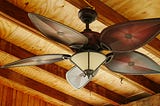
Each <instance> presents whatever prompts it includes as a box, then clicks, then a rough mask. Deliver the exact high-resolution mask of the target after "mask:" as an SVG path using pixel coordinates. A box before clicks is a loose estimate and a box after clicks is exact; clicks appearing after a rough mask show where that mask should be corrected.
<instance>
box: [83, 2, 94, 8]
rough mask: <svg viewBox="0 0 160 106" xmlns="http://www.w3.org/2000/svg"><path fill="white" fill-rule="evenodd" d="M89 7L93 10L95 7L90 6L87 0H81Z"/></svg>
mask: <svg viewBox="0 0 160 106" xmlns="http://www.w3.org/2000/svg"><path fill="white" fill-rule="evenodd" d="M83 1H84V2H85V3H86V4H87V5H88V6H89V7H91V8H92V9H93V10H95V7H94V6H93V5H91V4H90V3H89V2H88V1H87V0H83Z"/></svg>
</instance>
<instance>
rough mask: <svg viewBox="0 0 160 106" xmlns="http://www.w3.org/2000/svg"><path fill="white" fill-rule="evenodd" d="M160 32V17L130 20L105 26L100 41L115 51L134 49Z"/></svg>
mask: <svg viewBox="0 0 160 106" xmlns="http://www.w3.org/2000/svg"><path fill="white" fill-rule="evenodd" d="M159 33H160V18H154V19H144V20H137V21H129V22H125V23H121V24H116V25H112V26H109V27H107V28H105V29H104V30H103V31H102V33H101V37H100V41H101V42H102V44H103V45H104V46H106V47H109V48H111V49H112V51H113V52H125V51H133V50H135V49H137V48H139V47H141V46H143V45H144V44H146V43H148V42H149V41H150V40H151V39H152V38H154V37H156V36H157V35H158V34H159Z"/></svg>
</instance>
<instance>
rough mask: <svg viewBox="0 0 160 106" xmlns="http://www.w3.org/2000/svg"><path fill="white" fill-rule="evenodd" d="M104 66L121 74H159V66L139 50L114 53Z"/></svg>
mask: <svg viewBox="0 0 160 106" xmlns="http://www.w3.org/2000/svg"><path fill="white" fill-rule="evenodd" d="M105 66H106V67H107V68H109V69H110V70H112V71H114V72H118V73H122V74H133V75H143V74H160V66H159V65H158V64H157V63H155V62H154V61H153V60H152V59H150V58H149V57H147V56H145V55H143V54H141V53H139V52H136V51H134V52H129V53H115V54H114V57H113V58H112V60H111V61H110V62H109V63H106V64H105Z"/></svg>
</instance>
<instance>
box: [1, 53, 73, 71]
mask: <svg viewBox="0 0 160 106" xmlns="http://www.w3.org/2000/svg"><path fill="white" fill-rule="evenodd" d="M68 58H70V55H67V54H46V55H41V56H34V57H30V58H26V59H22V60H18V61H15V62H12V63H9V64H6V65H4V66H1V67H0V68H11V67H21V66H31V65H42V64H50V63H54V62H58V61H61V60H63V59H68Z"/></svg>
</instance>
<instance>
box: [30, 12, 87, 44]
mask: <svg viewBox="0 0 160 106" xmlns="http://www.w3.org/2000/svg"><path fill="white" fill-rule="evenodd" d="M28 16H29V18H30V20H31V21H32V23H33V24H34V25H35V26H36V27H37V28H38V30H39V31H41V32H42V33H43V34H44V35H45V36H46V37H47V38H50V39H52V40H55V41H57V42H60V43H63V44H65V45H69V46H74V45H84V44H87V43H88V38H87V37H85V36H84V35H83V34H81V33H79V32H78V31H76V30H74V29H72V28H70V27H68V26H66V25H63V24H61V23H59V22H57V21H53V20H51V19H48V18H46V17H43V16H41V15H38V14H34V13H28Z"/></svg>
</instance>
